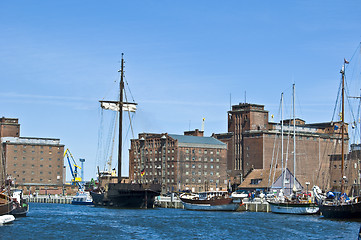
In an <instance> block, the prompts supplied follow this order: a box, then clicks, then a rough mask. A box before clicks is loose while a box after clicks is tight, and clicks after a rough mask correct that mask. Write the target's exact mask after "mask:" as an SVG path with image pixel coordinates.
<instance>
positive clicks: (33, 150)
mask: <svg viewBox="0 0 361 240" xmlns="http://www.w3.org/2000/svg"><path fill="white" fill-rule="evenodd" d="M19 136H20V124H19V123H18V119H16V118H4V117H3V118H1V119H0V137H1V152H2V154H1V155H2V156H1V159H2V162H4V163H5V172H6V174H7V175H8V176H10V177H11V178H12V179H14V180H15V183H16V185H17V186H18V187H20V188H22V189H24V193H25V194H27V193H29V191H30V192H31V193H33V192H38V193H40V194H46V193H47V194H61V193H62V192H63V183H64V182H63V181H64V176H65V173H64V168H63V166H64V159H63V154H64V145H62V144H60V140H59V139H53V138H27V137H19ZM2 172H3V171H2Z"/></svg>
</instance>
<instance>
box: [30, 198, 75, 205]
mask: <svg viewBox="0 0 361 240" xmlns="http://www.w3.org/2000/svg"><path fill="white" fill-rule="evenodd" d="M26 200H27V201H28V202H32V203H58V204H71V200H72V197H60V196H59V197H48V196H37V197H27V198H26Z"/></svg>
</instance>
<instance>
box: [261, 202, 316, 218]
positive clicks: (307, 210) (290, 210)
mask: <svg viewBox="0 0 361 240" xmlns="http://www.w3.org/2000/svg"><path fill="white" fill-rule="evenodd" d="M268 204H269V205H270V207H271V211H272V212H273V213H284V214H300V215H308V214H316V213H318V211H319V207H318V205H317V204H316V203H312V202H304V201H301V202H296V201H290V202H287V201H284V202H280V201H274V202H273V201H268Z"/></svg>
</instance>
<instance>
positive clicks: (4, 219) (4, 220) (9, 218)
mask: <svg viewBox="0 0 361 240" xmlns="http://www.w3.org/2000/svg"><path fill="white" fill-rule="evenodd" d="M14 220H15V217H14V216H13V215H2V216H0V225H3V224H8V223H12V222H13V221H14Z"/></svg>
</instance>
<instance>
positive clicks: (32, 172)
mask: <svg viewBox="0 0 361 240" xmlns="http://www.w3.org/2000/svg"><path fill="white" fill-rule="evenodd" d="M13 173H14V174H16V173H17V171H13ZM19 173H20V172H19ZM24 173H26V171H22V174H24ZM39 173H40V174H43V172H42V171H40V172H39ZM48 173H49V174H53V172H48ZM31 174H35V172H34V171H31ZM57 174H60V172H57Z"/></svg>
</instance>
